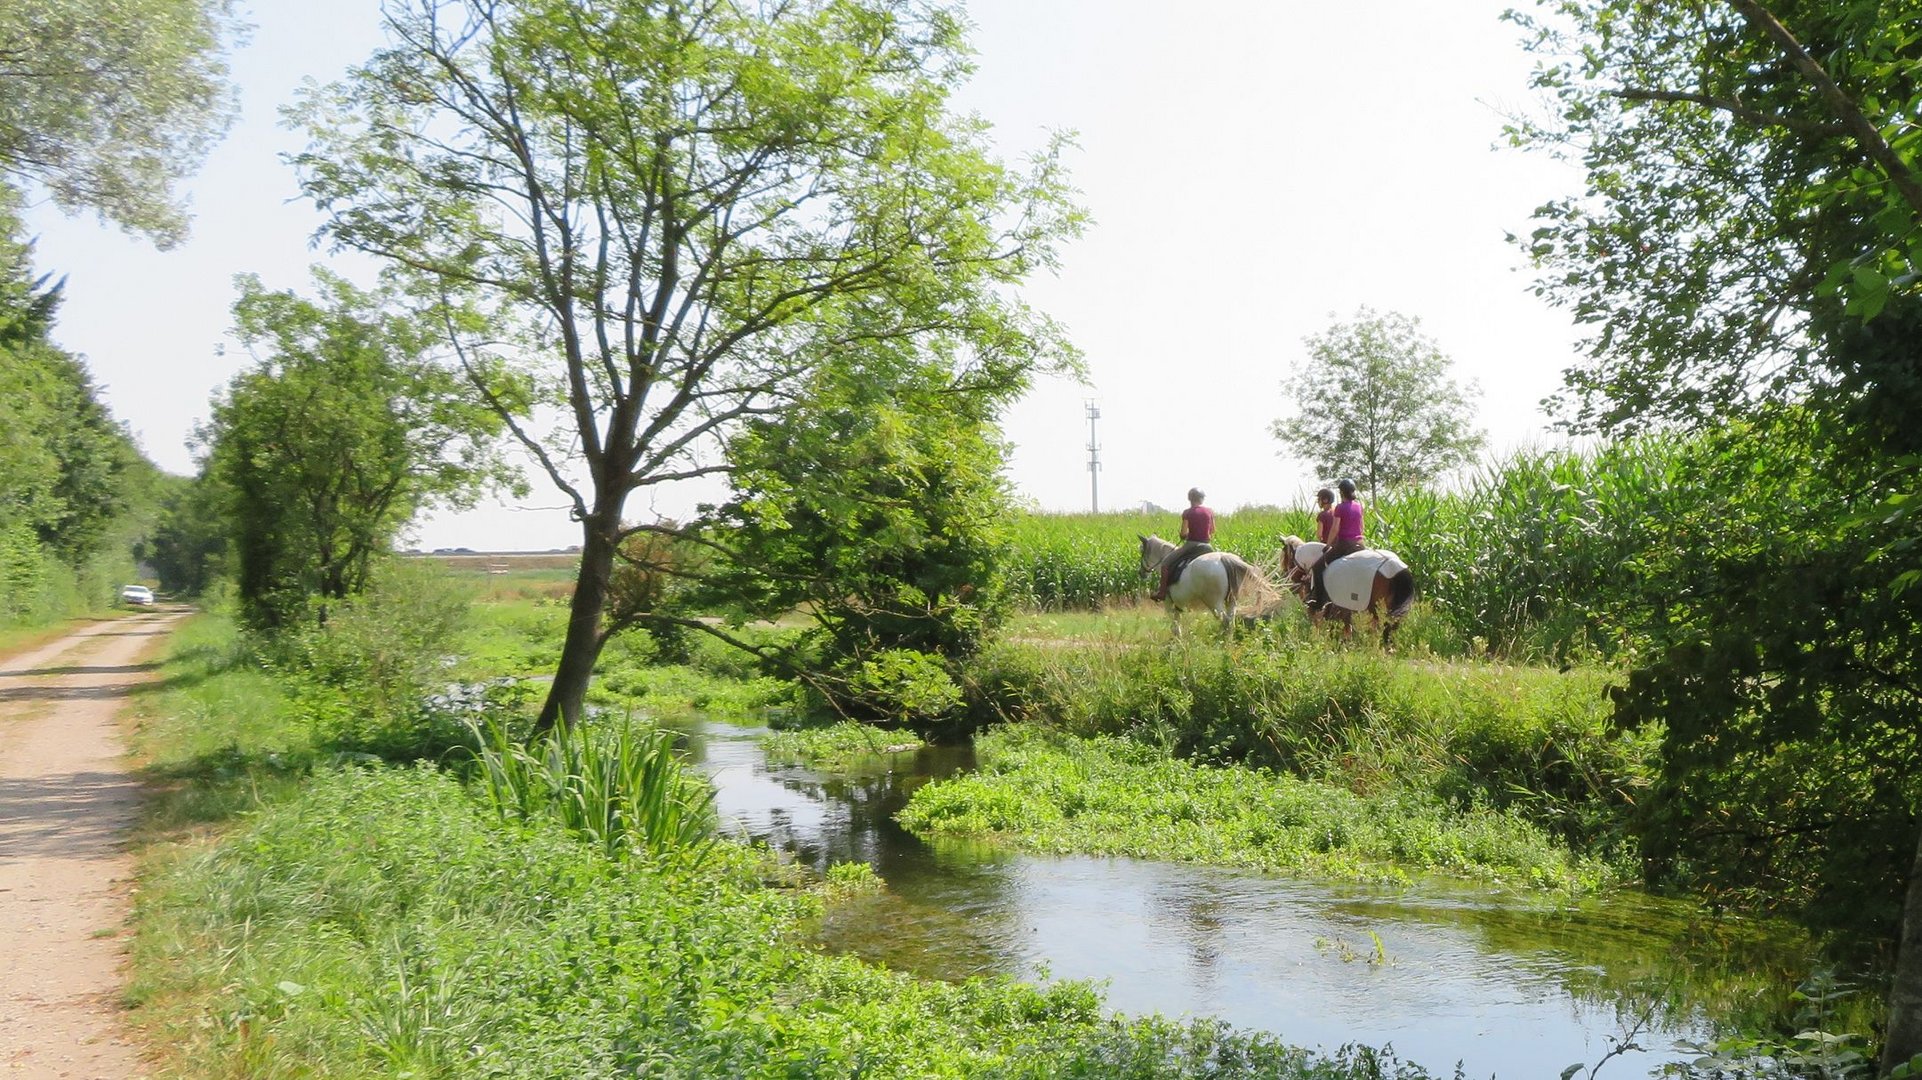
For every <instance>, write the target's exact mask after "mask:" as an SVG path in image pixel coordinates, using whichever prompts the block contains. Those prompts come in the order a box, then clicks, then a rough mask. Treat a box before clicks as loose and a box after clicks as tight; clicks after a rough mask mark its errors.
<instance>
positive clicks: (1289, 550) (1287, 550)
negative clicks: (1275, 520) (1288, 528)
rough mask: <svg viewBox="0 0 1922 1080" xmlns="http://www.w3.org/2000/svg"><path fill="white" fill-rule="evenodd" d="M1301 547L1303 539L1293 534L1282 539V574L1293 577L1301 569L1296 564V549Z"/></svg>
mask: <svg viewBox="0 0 1922 1080" xmlns="http://www.w3.org/2000/svg"><path fill="white" fill-rule="evenodd" d="M1300 546H1301V537H1299V536H1296V535H1295V534H1293V533H1289V534H1288V535H1287V536H1284V537H1282V538H1281V572H1282V573H1283V574H1287V575H1289V576H1291V577H1292V576H1293V575H1294V574H1295V572H1296V571H1298V570H1300V569H1301V567H1300V566H1299V565H1297V564H1296V562H1295V549H1296V548H1298V547H1300Z"/></svg>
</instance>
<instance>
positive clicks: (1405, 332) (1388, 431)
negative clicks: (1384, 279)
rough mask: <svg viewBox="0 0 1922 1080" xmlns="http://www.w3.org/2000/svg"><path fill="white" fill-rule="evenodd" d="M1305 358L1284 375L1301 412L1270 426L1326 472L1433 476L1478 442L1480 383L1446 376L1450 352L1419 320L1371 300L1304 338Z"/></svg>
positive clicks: (1406, 479) (1371, 478) (1371, 479)
mask: <svg viewBox="0 0 1922 1080" xmlns="http://www.w3.org/2000/svg"><path fill="white" fill-rule="evenodd" d="M1306 344H1307V346H1308V364H1307V366H1306V367H1305V368H1304V369H1303V371H1302V375H1301V377H1300V378H1297V379H1293V380H1291V381H1289V382H1285V383H1283V384H1282V388H1281V389H1282V394H1283V396H1284V397H1287V398H1290V399H1292V400H1293V402H1294V404H1295V408H1296V413H1295V415H1293V416H1289V417H1284V418H1283V419H1280V420H1276V421H1275V422H1274V424H1273V425H1272V426H1271V427H1270V429H1269V430H1270V431H1272V432H1273V433H1274V436H1275V438H1277V439H1279V440H1281V442H1282V444H1283V445H1285V446H1287V447H1288V448H1289V449H1291V450H1294V451H1295V452H1297V453H1299V454H1301V455H1302V456H1304V457H1307V458H1310V459H1312V460H1313V461H1314V463H1315V471H1316V472H1317V473H1318V474H1319V475H1321V476H1337V475H1350V476H1355V477H1357V478H1359V482H1360V483H1361V484H1362V486H1363V487H1365V488H1366V489H1367V490H1368V491H1370V492H1375V491H1378V490H1380V488H1381V486H1382V485H1384V484H1385V485H1387V486H1389V487H1391V488H1392V487H1401V486H1404V485H1420V484H1425V483H1428V482H1429V481H1431V480H1433V479H1434V478H1435V477H1437V476H1439V475H1441V474H1442V473H1445V472H1447V471H1448V470H1450V469H1453V468H1455V467H1457V466H1459V465H1463V464H1466V463H1467V462H1469V461H1472V460H1473V459H1474V456H1475V454H1476V452H1477V451H1479V450H1480V449H1481V446H1482V442H1483V435H1482V433H1481V432H1480V431H1477V430H1475V429H1474V427H1473V426H1472V425H1473V420H1474V404H1473V399H1474V398H1475V397H1476V396H1477V395H1479V394H1480V392H1481V391H1480V389H1479V388H1477V387H1476V386H1475V385H1474V384H1473V383H1470V384H1469V385H1468V386H1467V387H1466V388H1463V387H1460V386H1457V385H1456V384H1455V381H1454V380H1453V379H1451V378H1449V377H1448V368H1449V363H1450V361H1449V359H1448V357H1447V356H1445V355H1443V353H1442V351H1441V349H1440V348H1438V347H1436V345H1435V343H1434V342H1433V341H1431V340H1429V339H1428V338H1426V337H1423V336H1422V334H1421V326H1420V323H1419V322H1418V321H1417V320H1415V319H1411V318H1409V317H1407V316H1406V315H1399V314H1396V313H1395V312H1392V311H1391V312H1389V313H1388V314H1386V315H1379V314H1376V313H1375V312H1374V311H1372V310H1370V309H1369V308H1366V307H1364V308H1362V309H1361V310H1360V311H1358V312H1356V314H1355V318H1354V319H1353V320H1352V321H1350V322H1346V323H1339V322H1338V323H1336V324H1334V325H1333V326H1331V327H1329V328H1328V329H1327V330H1325V331H1323V332H1322V333H1320V334H1317V335H1311V336H1310V337H1308V338H1307V339H1306Z"/></svg>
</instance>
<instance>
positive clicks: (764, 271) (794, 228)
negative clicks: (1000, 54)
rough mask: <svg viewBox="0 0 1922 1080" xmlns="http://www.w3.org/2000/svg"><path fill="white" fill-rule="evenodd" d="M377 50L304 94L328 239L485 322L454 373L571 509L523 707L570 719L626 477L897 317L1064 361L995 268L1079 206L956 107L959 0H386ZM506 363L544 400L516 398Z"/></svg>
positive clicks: (894, 324)
mask: <svg viewBox="0 0 1922 1080" xmlns="http://www.w3.org/2000/svg"><path fill="white" fill-rule="evenodd" d="M387 19H388V27H389V32H390V35H391V38H392V42H393V44H392V45H391V46H390V47H388V48H386V49H383V50H382V51H380V52H379V53H378V54H376V55H375V56H374V57H373V58H372V59H371V60H370V61H369V62H368V63H367V64H366V65H364V66H363V67H361V68H360V69H358V70H357V71H356V72H354V73H353V74H352V76H351V77H350V78H349V79H348V80H347V81H345V82H344V83H342V84H340V85H338V86H336V87H334V88H332V89H331V90H329V91H327V92H325V93H323V94H320V95H318V96H316V97H315V98H314V99H313V100H312V101H311V102H310V103H309V105H308V107H307V108H306V110H305V112H304V116H305V119H306V121H307V123H308V125H309V127H310V128H311V130H312V132H313V136H314V139H315V149H314V150H313V151H312V152H311V153H309V154H306V155H303V156H302V158H301V159H300V162H299V164H300V166H301V168H302V172H303V177H304V181H303V182H304V184H305V187H306V191H307V192H308V194H309V195H310V196H311V197H312V198H313V199H314V200H315V202H316V203H317V204H318V205H319V206H320V207H321V209H322V210H324V211H326V212H327V213H328V214H329V215H330V218H331V220H330V223H329V224H328V226H327V227H326V234H327V235H328V236H329V237H330V238H331V239H332V240H333V241H334V242H335V243H338V244H341V245H344V246H347V247H350V248H355V249H359V250H361V251H365V252H369V253H372V254H374V255H377V256H379V257H381V258H383V259H385V260H387V261H388V263H389V265H390V266H392V267H393V268H394V270H395V272H396V273H397V274H398V275H400V276H402V277H404V278H405V279H406V280H408V281H409V282H410V283H411V287H412V288H413V290H414V291H415V292H416V293H417V294H418V295H420V296H422V297H427V298H432V297H437V296H447V297H462V298H467V299H469V300H471V301H472V302H475V303H478V304H480V305H482V306H484V307H486V308H488V309H489V310H491V311H493V312H494V314H495V321H494V323H493V331H492V336H491V338H489V339H486V340H482V339H480V338H473V337H466V336H462V337H461V338H460V340H461V344H462V346H463V348H464V350H465V352H464V357H465V370H466V372H467V374H468V376H469V377H470V379H471V380H472V383H473V385H474V387H475V389H476V391H477V392H478V393H479V394H480V395H481V396H482V397H483V398H484V399H486V400H489V401H491V402H493V403H494V404H495V405H496V406H497V407H499V408H500V411H501V414H502V415H503V416H504V417H507V418H508V422H509V423H510V425H511V426H512V428H513V430H514V432H515V434H516V435H517V436H519V437H520V439H521V440H522V442H523V443H524V444H525V446H526V447H527V449H528V450H529V451H530V452H531V453H532V454H533V455H534V456H535V458H536V459H537V460H538V461H539V462H540V463H541V466H542V467H543V469H544V470H545V472H546V473H547V475H548V477H549V478H550V479H551V480H552V482H553V483H554V485H555V486H556V487H557V488H559V489H560V490H561V491H562V492H563V493H564V495H565V497H566V498H567V500H568V501H569V502H570V503H571V505H572V510H573V514H574V516H575V518H577V519H578V520H579V521H580V523H581V530H582V556H581V568H580V575H579V580H578V582H577V584H576V587H575V590H574V595H573V600H572V608H571V610H570V614H569V619H568V628H567V637H566V641H565V643H564V645H563V648H562V653H561V657H560V660H559V663H558V666H557V670H556V673H555V679H554V682H553V685H552V688H551V690H550V692H549V695H548V698H547V701H546V703H545V705H544V706H543V709H542V712H541V717H540V721H539V723H540V726H542V727H545V726H549V725H552V724H555V723H557V722H568V723H572V722H574V721H575V720H577V719H578V717H579V715H580V712H581V708H582V701H583V697H584V694H585V691H586V687H587V682H588V678H589V675H590V673H591V671H592V668H593V665H594V661H595V658H596V656H597V655H598V654H599V651H600V648H601V646H602V644H603V643H604V642H605V640H606V638H607V635H608V634H609V633H610V632H611V631H612V629H613V628H614V627H613V625H612V622H611V621H610V620H609V619H607V618H605V616H606V614H607V610H606V609H607V601H608V595H609V585H610V581H611V579H612V575H613V568H614V564H615V560H616V557H617V553H618V552H619V551H621V550H622V546H623V543H624V541H625V540H626V539H628V538H629V537H631V536H632V535H634V534H635V533H636V532H637V531H643V530H645V531H653V532H656V533H660V534H666V533H672V532H676V531H678V530H676V529H675V528H674V527H673V526H671V525H668V524H666V523H658V522H657V523H651V524H642V525H634V524H632V523H629V522H628V521H627V520H626V518H625V508H626V506H627V501H628V497H629V496H630V495H631V494H633V493H634V492H636V491H640V490H644V489H649V488H653V487H656V486H658V485H663V484H670V483H674V482H677V481H683V480H689V479H694V478H699V477H717V476H724V475H726V474H728V473H730V472H732V471H733V470H734V468H735V465H734V464H733V463H732V462H730V460H729V459H728V458H727V457H726V455H725V453H724V451H723V447H724V445H725V443H726V440H727V439H728V438H729V437H730V436H731V435H732V434H733V433H734V432H736V431H737V430H739V429H740V427H741V426H742V425H743V424H745V423H746V422H749V421H752V420H754V419H755V418H757V417H764V416H769V415H774V414H777V413H778V412H780V411H781V410H782V409H784V408H787V407H789V406H790V405H791V403H792V402H794V401H795V400H796V399H797V398H798V397H800V396H801V395H802V394H804V393H805V392H806V390H807V387H808V385H809V381H810V377H811V375H812V373H813V372H814V370H815V369H816V368H817V367H819V366H820V365H821V364H822V363H823V362H825V361H826V360H827V359H828V358H830V357H836V356H861V355H864V354H865V353H866V351H867V349H868V347H869V346H870V345H872V344H875V343H881V342H889V341H899V340H909V339H912V340H915V341H917V342H918V343H920V344H921V345H922V346H923V347H924V348H925V349H926V351H927V355H930V356H939V357H942V358H944V359H945V360H947V361H948V362H949V363H950V364H951V366H952V367H954V368H955V369H957V370H965V369H967V368H968V367H970V366H972V365H974V364H975V363H976V359H975V358H976V357H977V355H978V354H979V353H980V351H981V350H983V349H991V350H993V351H994V352H995V353H996V354H997V355H999V356H1004V357H1019V358H1021V360H1020V362H1021V363H1022V364H1024V365H1032V364H1036V363H1046V362H1049V361H1050V359H1051V358H1056V357H1060V356H1062V355H1063V353H1064V352H1065V346H1064V345H1063V344H1062V343H1061V342H1060V341H1059V340H1058V335H1057V334H1056V333H1055V331H1054V329H1053V327H1052V326H1051V325H1050V324H1048V323H1047V321H1046V320H1044V319H1041V318H1039V317H1037V316H1036V315H1034V314H1033V313H1031V312H1030V311H1028V310H1027V309H1026V308H1025V307H1024V306H1023V305H1021V304H1020V303H1019V302H1018V301H1017V300H1015V299H1014V298H1013V296H1012V294H1011V293H1010V291H1009V289H1008V287H1009V286H1010V285H1012V284H1014V283H1015V282H1018V281H1019V280H1020V279H1021V278H1022V277H1023V276H1024V275H1026V274H1027V273H1029V272H1030V271H1032V270H1033V269H1035V268H1036V267H1039V266H1043V265H1046V264H1047V263H1048V262H1049V261H1050V260H1051V258H1052V252H1053V244H1054V242H1055V241H1056V240H1057V239H1058V238H1059V237H1061V236H1063V235H1064V234H1066V233H1068V232H1071V231H1072V230H1073V229H1074V228H1075V227H1076V225H1077V224H1078V221H1079V215H1078V211H1076V210H1075V209H1074V208H1073V207H1072V205H1071V204H1070V203H1069V201H1068V199H1067V195H1066V192H1065V189H1064V187H1063V181H1062V178H1061V176H1060V173H1059V170H1058V168H1057V166H1056V164H1055V160H1054V157H1053V155H1052V154H1050V155H1046V156H1044V157H1043V158H1041V159H1040V160H1038V161H1037V162H1036V163H1035V166H1034V168H1033V170H1032V171H1031V172H1029V173H1027V174H1025V175H1024V174H1020V173H1016V172H1014V171H1011V170H1009V169H1007V168H1005V167H1003V166H1002V165H1000V164H998V163H997V162H995V161H994V160H993V159H992V158H991V157H990V156H989V154H988V153H987V151H986V149H985V146H984V141H985V132H984V129H983V125H982V124H981V123H980V122H978V121H976V120H974V119H971V118H967V117H958V116H955V115H953V114H951V113H950V112H949V109H948V99H949V96H950V94H951V93H952V91H953V90H954V88H955V87H956V85H957V84H958V83H959V82H960V81H961V80H962V79H963V78H964V77H965V76H966V74H967V72H968V64H967V59H966V51H965V45H964V41H963V24H962V20H961V18H960V17H959V16H958V15H957V14H955V13H954V12H952V11H950V10H948V9H947V8H945V7H942V6H939V5H935V4H924V3H920V2H910V0H795V2H792V3H784V4H779V5H757V4H748V3H738V2H731V0H700V2H687V0H608V2H605V3H598V4H594V5H581V4H576V3H571V2H566V0H463V2H455V3H445V2H440V0H412V2H407V0H395V2H394V3H392V4H391V5H390V7H389V8H388V11H387ZM490 349H491V350H492V351H493V355H502V356H508V357H510V358H512V359H514V360H517V361H520V362H521V370H524V371H526V372H530V373H532V374H533V375H535V376H536V378H537V380H538V382H539V384H540V385H541V386H542V387H543V388H545V389H546V390H547V391H548V393H549V395H550V400H552V401H553V402H555V403H556V404H558V406H559V414H560V416H561V418H562V420H561V423H560V424H559V425H558V430H557V431H556V432H555V434H554V437H552V438H543V436H542V433H541V432H540V431H539V430H537V429H536V428H534V427H532V426H530V425H528V424H525V423H523V422H521V421H520V420H519V419H518V418H516V417H514V415H513V413H514V407H513V406H514V404H515V403H514V402H512V401H509V400H507V398H506V395H504V394H503V393H502V391H501V389H500V388H499V387H498V386H497V385H496V383H495V381H494V377H493V375H492V374H490V369H489V368H488V367H487V366H486V365H485V364H484V363H482V362H481V358H482V357H483V356H484V355H487V350H490Z"/></svg>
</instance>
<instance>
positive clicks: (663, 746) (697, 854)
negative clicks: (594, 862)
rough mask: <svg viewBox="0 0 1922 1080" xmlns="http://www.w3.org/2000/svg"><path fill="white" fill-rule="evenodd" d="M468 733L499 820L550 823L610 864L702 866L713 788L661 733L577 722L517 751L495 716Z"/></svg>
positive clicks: (711, 835)
mask: <svg viewBox="0 0 1922 1080" xmlns="http://www.w3.org/2000/svg"><path fill="white" fill-rule="evenodd" d="M468 729H469V731H470V733H471V734H472V736H473V738H474V743H475V746H476V748H477V749H476V750H475V752H474V760H475V764H476V767H477V771H478V773H479V786H480V789H481V791H482V793H483V794H484V795H485V797H486V801H487V803H488V804H489V805H490V806H492V807H493V808H494V811H495V812H496V813H498V814H499V815H500V816H501V817H502V818H503V819H504V820H520V821H527V820H532V819H535V818H540V817H547V818H552V819H554V820H556V821H558V822H559V823H560V824H561V825H562V827H564V828H565V829H567V831H569V832H571V833H573V834H575V835H577V836H580V837H582V838H583V839H585V840H587V841H588V842H589V843H590V844H592V845H593V846H595V847H596V848H598V849H600V850H601V851H602V852H603V853H604V854H606V855H608V856H609V857H615V858H618V857H621V856H625V855H630V854H634V853H637V852H645V853H647V854H648V855H650V856H653V857H656V858H665V857H673V858H675V859H679V860H683V861H685V862H688V863H691V864H699V863H700V862H701V861H702V860H703V859H704V858H705V856H706V854H707V853H708V850H709V849H710V848H711V847H712V845H713V843H714V840H715V836H716V829H715V821H714V813H713V801H714V792H713V790H712V789H711V788H708V787H707V786H706V785H705V784H700V783H697V782H695V781H694V780H693V779H692V778H690V777H689V776H688V775H687V774H686V773H685V771H684V770H683V769H682V767H681V763H680V759H679V758H678V757H677V756H676V754H675V751H674V737H673V736H672V735H671V734H669V733H667V732H664V731H658V730H655V729H651V728H644V727H639V726H636V725H634V724H631V723H630V724H619V725H597V726H596V727H595V729H594V730H591V731H590V730H587V729H586V728H584V727H582V726H579V725H576V726H574V727H569V728H557V729H556V730H554V731H552V732H549V733H548V734H547V735H545V736H543V737H541V738H539V739H536V740H535V741H534V742H533V744H532V745H523V744H521V743H520V742H519V741H517V740H516V739H515V738H514V737H513V736H512V735H511V734H509V732H508V730H507V727H506V725H505V724H502V723H501V722H499V721H498V720H494V719H488V720H485V721H471V720H470V721H469V722H468Z"/></svg>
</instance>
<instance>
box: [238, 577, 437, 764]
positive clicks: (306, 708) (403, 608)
mask: <svg viewBox="0 0 1922 1080" xmlns="http://www.w3.org/2000/svg"><path fill="white" fill-rule="evenodd" d="M466 624H467V598H466V596H465V595H464V594H463V593H462V591H461V590H460V588H459V587H458V586H457V585H455V584H454V583H453V582H450V581H449V580H447V578H446V577H445V576H444V575H438V574H435V573H433V572H432V571H431V570H426V569H420V568H414V567H409V566H405V565H400V564H390V565H388V566H386V567H384V568H383V570H382V572H381V573H380V574H379V575H378V576H377V577H376V578H375V580H374V582H373V584H372V585H371V586H370V587H369V588H368V590H367V591H366V592H364V593H362V594H360V595H359V596H355V597H352V598H350V599H348V600H346V601H342V602H338V603H333V604H330V606H329V614H328V618H327V621H326V623H325V624H316V623H314V622H311V621H309V620H305V619H301V620H296V621H295V624H294V625H296V626H298V627H299V629H290V630H286V631H283V632H281V633H280V634H278V635H274V636H271V637H266V638H263V639H260V642H261V645H260V647H261V651H262V653H263V655H264V656H265V657H266V659H267V660H268V662H269V664H270V666H272V667H273V668H274V669H275V671H276V672H277V673H278V674H280V675H281V676H282V677H283V678H284V679H285V680H286V681H287V683H288V685H289V687H290V688H291V689H292V691H293V696H294V700H295V707H296V709H298V710H299V711H300V712H301V713H302V714H303V715H304V716H305V717H306V718H307V720H308V723H309V724H310V725H311V726H312V728H313V731H314V735H313V743H314V745H315V747H316V748H319V749H331V750H338V751H349V752H356V753H368V754H375V755H378V756H380V757H383V758H388V759H390V760H400V761H406V760H413V759H415V758H421V757H429V758H431V757H437V756H439V755H441V754H442V753H444V752H445V751H447V750H448V749H449V748H451V747H455V746H461V745H465V744H466V743H467V735H466V732H465V729H464V728H463V726H462V723H461V719H460V716H459V715H458V709H455V708H453V707H452V706H453V705H454V702H453V701H452V699H450V698H449V697H448V696H447V691H448V689H449V681H450V677H449V670H450V666H451V664H452V653H453V652H454V651H455V649H456V647H457V641H458V639H459V636H460V634H461V632H462V630H463V629H464V628H465V626H466Z"/></svg>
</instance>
